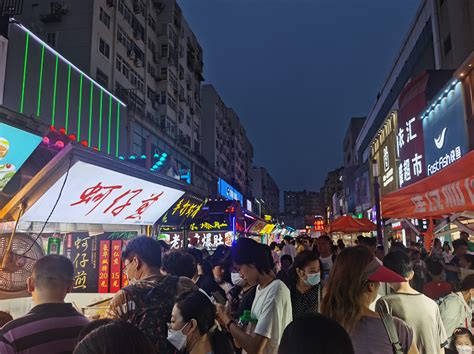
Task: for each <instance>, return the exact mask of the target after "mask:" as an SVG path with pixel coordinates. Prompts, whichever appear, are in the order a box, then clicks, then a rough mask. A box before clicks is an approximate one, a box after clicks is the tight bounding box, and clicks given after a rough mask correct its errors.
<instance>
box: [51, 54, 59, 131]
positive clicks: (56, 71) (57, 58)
mask: <svg viewBox="0 0 474 354" xmlns="http://www.w3.org/2000/svg"><path fill="white" fill-rule="evenodd" d="M58 64H59V57H58V56H57V55H56V65H55V67H54V86H53V110H52V111H51V125H52V126H54V123H55V121H56V89H57V87H58Z"/></svg>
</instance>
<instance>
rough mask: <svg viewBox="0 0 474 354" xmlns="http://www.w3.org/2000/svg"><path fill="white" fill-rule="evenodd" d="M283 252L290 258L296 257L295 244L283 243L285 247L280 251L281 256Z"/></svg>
mask: <svg viewBox="0 0 474 354" xmlns="http://www.w3.org/2000/svg"><path fill="white" fill-rule="evenodd" d="M284 254H288V255H290V256H291V258H293V259H295V257H296V248H295V246H293V245H291V244H290V245H285V247H283V250H282V252H281V255H282V256H283V255H284Z"/></svg>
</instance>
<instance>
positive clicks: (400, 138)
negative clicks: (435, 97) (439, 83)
mask: <svg viewBox="0 0 474 354" xmlns="http://www.w3.org/2000/svg"><path fill="white" fill-rule="evenodd" d="M427 82H428V74H427V73H426V72H425V73H423V74H422V75H420V76H418V77H417V78H415V79H414V80H413V81H412V82H410V83H409V84H408V85H407V86H406V87H405V88H404V90H403V91H402V93H401V94H400V111H399V114H398V130H397V149H398V156H399V163H398V179H399V184H400V187H406V186H408V185H410V184H412V183H415V182H417V181H419V180H421V179H423V178H424V177H426V168H425V149H424V138H423V124H422V122H421V117H420V115H421V112H422V110H423V109H424V108H425V106H426V93H425V91H426V86H427Z"/></svg>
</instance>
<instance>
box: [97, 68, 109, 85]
mask: <svg viewBox="0 0 474 354" xmlns="http://www.w3.org/2000/svg"><path fill="white" fill-rule="evenodd" d="M95 78H96V80H97V82H98V83H99V84H100V85H101V86H103V87H105V88H108V87H109V77H108V76H107V75H106V74H105V73H104V72H103V71H102V70H100V69H99V68H97V71H96V74H95Z"/></svg>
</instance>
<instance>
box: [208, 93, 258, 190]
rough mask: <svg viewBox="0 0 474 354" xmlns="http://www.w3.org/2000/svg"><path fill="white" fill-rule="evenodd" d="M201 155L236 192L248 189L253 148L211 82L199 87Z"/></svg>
mask: <svg viewBox="0 0 474 354" xmlns="http://www.w3.org/2000/svg"><path fill="white" fill-rule="evenodd" d="M201 99H202V134H203V138H202V142H203V144H202V155H203V156H204V158H206V160H207V161H208V162H209V164H210V165H211V166H212V168H213V170H214V172H215V173H216V174H217V175H218V176H219V177H220V178H222V179H224V180H225V181H226V182H227V183H229V184H230V185H232V186H233V187H234V188H236V189H237V190H238V191H239V192H240V193H242V194H244V195H246V196H249V195H250V192H251V176H250V171H251V167H252V159H253V147H252V144H251V143H250V140H249V139H248V137H247V133H246V131H245V128H244V126H243V125H242V123H241V121H240V118H239V117H238V115H237V113H236V112H235V111H234V110H233V109H232V108H229V107H227V106H226V104H225V103H224V101H223V100H222V98H221V97H220V95H219V93H218V92H217V90H216V89H215V87H214V86H212V85H203V86H202V95H201Z"/></svg>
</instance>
